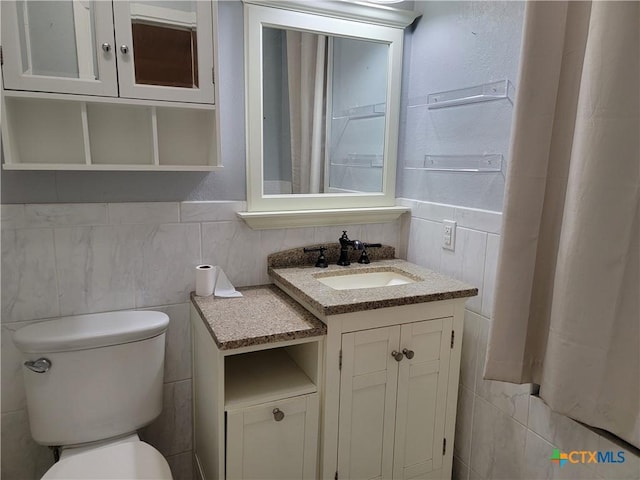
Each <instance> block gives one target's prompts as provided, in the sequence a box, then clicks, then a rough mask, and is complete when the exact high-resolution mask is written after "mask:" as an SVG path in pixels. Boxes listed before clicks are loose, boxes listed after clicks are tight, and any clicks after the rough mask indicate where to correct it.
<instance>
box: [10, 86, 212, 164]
mask: <svg viewBox="0 0 640 480" xmlns="http://www.w3.org/2000/svg"><path fill="white" fill-rule="evenodd" d="M4 106H5V108H4V109H3V110H4V118H3V119H2V122H3V124H4V125H6V128H5V129H3V130H4V131H3V142H4V144H5V163H4V165H3V168H5V169H7V170H140V171H163V170H166V171H211V170H217V169H220V168H222V166H221V165H220V156H219V148H218V144H217V138H218V135H217V128H218V126H217V125H216V123H217V122H216V110H215V106H213V105H196V104H185V103H174V102H160V101H136V102H131V101H128V102H119V101H113V99H103V98H100V97H89V96H74V95H51V94H33V93H27V94H25V93H21V92H5V99H4Z"/></svg>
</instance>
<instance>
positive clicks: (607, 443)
mask: <svg viewBox="0 0 640 480" xmlns="http://www.w3.org/2000/svg"><path fill="white" fill-rule="evenodd" d="M598 451H599V452H602V454H603V455H607V452H611V455H610V456H609V457H608V458H611V459H612V460H615V461H616V463H613V462H609V461H607V462H602V463H598V464H597V465H596V467H595V468H596V473H597V474H598V475H599V476H601V477H603V478H606V479H607V480H638V479H640V457H639V456H638V455H637V454H634V453H633V452H631V451H630V450H629V449H627V448H625V447H624V446H623V444H622V442H620V443H614V442H613V441H611V440H609V439H608V438H606V437H604V436H600V437H599V438H598ZM621 456H622V457H624V461H622V458H621Z"/></svg>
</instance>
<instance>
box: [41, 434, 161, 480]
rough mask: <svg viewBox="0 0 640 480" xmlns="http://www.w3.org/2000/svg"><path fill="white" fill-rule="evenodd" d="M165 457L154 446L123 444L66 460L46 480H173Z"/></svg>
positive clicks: (43, 479) (90, 451)
mask: <svg viewBox="0 0 640 480" xmlns="http://www.w3.org/2000/svg"><path fill="white" fill-rule="evenodd" d="M171 478H172V477H171V470H170V469H169V464H168V463H167V461H166V460H165V459H164V457H163V456H162V455H161V454H160V452H158V451H157V450H156V449H155V448H153V447H152V446H151V445H149V444H147V443H144V442H141V441H133V442H120V443H116V444H111V445H104V446H99V447H96V448H94V449H89V450H87V451H85V452H82V453H78V454H75V455H70V456H68V457H66V458H62V459H61V460H60V461H59V462H57V463H56V464H54V465H53V466H52V467H51V468H50V469H49V470H48V471H47V473H45V474H44V476H43V477H42V480H74V479H75V480H80V479H83V480H87V479H92V480H93V479H105V480H106V479H127V480H133V479H158V480H171Z"/></svg>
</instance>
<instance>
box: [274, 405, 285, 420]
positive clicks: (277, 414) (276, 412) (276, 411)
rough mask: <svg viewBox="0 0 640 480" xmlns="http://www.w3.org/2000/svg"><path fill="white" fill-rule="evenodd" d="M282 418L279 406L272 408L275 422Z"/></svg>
mask: <svg viewBox="0 0 640 480" xmlns="http://www.w3.org/2000/svg"><path fill="white" fill-rule="evenodd" d="M283 418H284V412H283V411H282V410H280V409H279V408H274V409H273V419H274V420H275V421H276V422H279V421H281V420H282V419H283Z"/></svg>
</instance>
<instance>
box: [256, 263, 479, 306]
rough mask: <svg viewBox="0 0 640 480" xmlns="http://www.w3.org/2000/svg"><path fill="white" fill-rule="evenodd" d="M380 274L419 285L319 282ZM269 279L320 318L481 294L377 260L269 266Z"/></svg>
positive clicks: (426, 272) (449, 280)
mask: <svg viewBox="0 0 640 480" xmlns="http://www.w3.org/2000/svg"><path fill="white" fill-rule="evenodd" d="M380 271H383V272H384V271H395V272H398V273H402V274H404V275H406V276H409V277H411V278H413V279H414V280H416V281H415V283H409V284H404V285H393V286H388V287H378V288H360V289H354V290H334V289H333V288H331V287H329V286H327V285H324V284H323V283H320V282H319V281H318V280H317V278H316V277H318V276H325V277H326V276H332V275H336V274H341V273H342V274H349V273H364V272H380ZM269 275H270V276H271V278H272V279H273V280H274V282H276V284H278V285H281V286H282V287H283V288H285V289H286V290H288V291H289V292H291V294H292V295H294V296H295V297H297V298H299V299H300V300H301V301H304V302H305V303H306V304H307V305H309V307H310V308H311V309H312V310H313V311H314V313H316V314H318V315H320V316H323V315H338V314H341V313H351V312H359V311H362V310H373V309H376V308H385V307H396V306H400V305H411V304H415V303H423V302H433V301H437V300H447V299H453V298H464V297H473V296H475V295H477V294H478V289H477V288H475V287H473V286H471V285H468V284H466V283H464V282H461V281H459V280H454V279H452V278H450V277H447V276H446V275H442V274H440V273H437V272H434V271H433V270H429V269H428V268H424V267H420V266H418V265H415V264H413V263H410V262H407V261H405V260H400V259H387V260H378V261H375V262H371V263H370V264H368V265H363V264H358V263H356V264H353V263H352V264H351V265H350V266H348V267H341V266H338V265H329V267H327V268H316V267H309V266H304V267H291V268H274V267H271V266H270V267H269Z"/></svg>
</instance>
